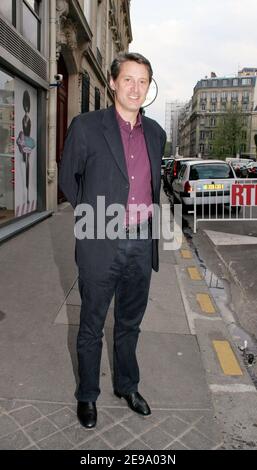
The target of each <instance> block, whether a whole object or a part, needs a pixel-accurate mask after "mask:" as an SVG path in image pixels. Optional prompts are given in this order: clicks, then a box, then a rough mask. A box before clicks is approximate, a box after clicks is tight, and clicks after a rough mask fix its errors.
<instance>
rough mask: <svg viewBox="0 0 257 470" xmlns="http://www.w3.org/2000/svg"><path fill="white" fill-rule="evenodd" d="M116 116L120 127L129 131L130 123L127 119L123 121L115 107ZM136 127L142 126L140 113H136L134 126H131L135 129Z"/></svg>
mask: <svg viewBox="0 0 257 470" xmlns="http://www.w3.org/2000/svg"><path fill="white" fill-rule="evenodd" d="M116 118H117V121H118V124H119V126H120V128H121V129H126V130H128V129H129V131H131V125H130V122H129V121H125V120H124V119H123V118H122V117H121V115H120V114H119V113H118V111H117V109H116ZM136 127H141V128H142V116H141V114H140V113H138V115H137V120H136V124H135V126H134V127H133V129H135V128H136Z"/></svg>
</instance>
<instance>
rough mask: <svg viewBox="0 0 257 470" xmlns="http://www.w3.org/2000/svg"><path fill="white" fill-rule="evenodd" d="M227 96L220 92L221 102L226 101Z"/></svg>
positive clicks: (224, 92) (225, 93)
mask: <svg viewBox="0 0 257 470" xmlns="http://www.w3.org/2000/svg"><path fill="white" fill-rule="evenodd" d="M227 98H228V94H227V92H226V91H222V92H221V101H227Z"/></svg>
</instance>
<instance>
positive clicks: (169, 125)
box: [165, 100, 185, 155]
mask: <svg viewBox="0 0 257 470" xmlns="http://www.w3.org/2000/svg"><path fill="white" fill-rule="evenodd" d="M184 106H185V103H184V102H182V101H178V100H175V101H170V102H167V103H166V105H165V131H166V133H167V142H170V143H171V155H176V148H177V146H178V120H179V113H180V111H181V109H183V107H184Z"/></svg>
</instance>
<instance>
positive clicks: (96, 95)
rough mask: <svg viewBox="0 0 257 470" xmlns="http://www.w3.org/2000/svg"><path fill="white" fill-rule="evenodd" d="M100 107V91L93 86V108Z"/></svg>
mask: <svg viewBox="0 0 257 470" xmlns="http://www.w3.org/2000/svg"><path fill="white" fill-rule="evenodd" d="M100 108H101V93H100V90H99V88H97V87H95V110H97V109H100Z"/></svg>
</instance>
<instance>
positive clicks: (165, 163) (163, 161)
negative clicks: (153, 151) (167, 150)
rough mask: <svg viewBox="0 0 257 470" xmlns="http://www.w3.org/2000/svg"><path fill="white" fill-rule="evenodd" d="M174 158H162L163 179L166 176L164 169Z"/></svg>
mask: <svg viewBox="0 0 257 470" xmlns="http://www.w3.org/2000/svg"><path fill="white" fill-rule="evenodd" d="M172 160H173V157H162V165H161V177H162V178H163V175H164V169H165V168H166V165H167V164H168V162H170V161H172Z"/></svg>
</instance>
